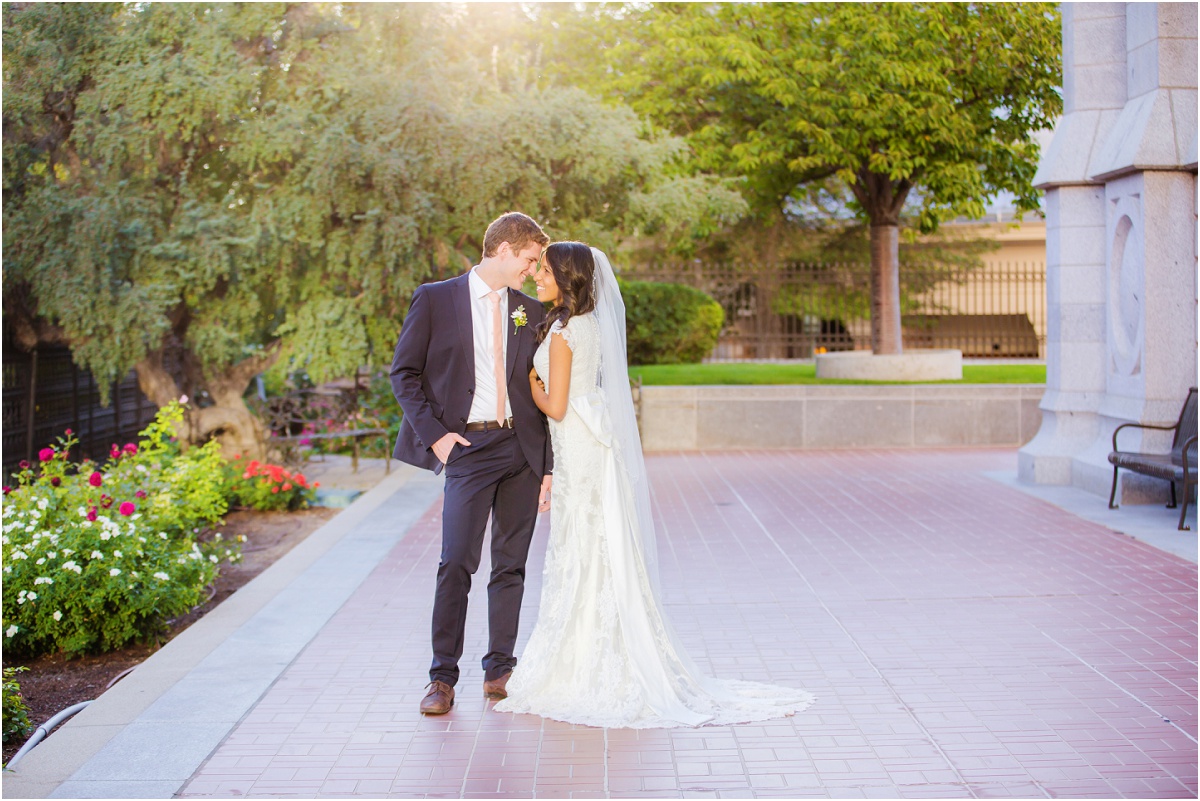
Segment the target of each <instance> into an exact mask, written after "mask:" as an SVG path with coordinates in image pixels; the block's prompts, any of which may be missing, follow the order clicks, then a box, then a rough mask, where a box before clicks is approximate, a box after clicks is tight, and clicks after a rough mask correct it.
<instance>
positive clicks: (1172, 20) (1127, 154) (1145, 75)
mask: <svg viewBox="0 0 1200 801" xmlns="http://www.w3.org/2000/svg"><path fill="white" fill-rule="evenodd" d="M1125 17H1126V25H1125V29H1126V43H1125V45H1126V47H1125V49H1126V86H1127V90H1126V92H1127V95H1128V97H1127V100H1126V102H1125V104H1124V107H1123V108H1122V110H1121V114H1120V116H1119V117H1118V119H1117V121H1116V123H1115V124H1114V125H1113V127H1112V129H1111V130H1110V131H1109V132H1108V134H1107V136H1106V137H1105V138H1104V139H1103V144H1102V145H1101V147H1100V148H1099V151H1098V152H1097V155H1096V158H1095V161H1094V163H1093V164H1092V165H1091V166H1090V170H1091V176H1090V177H1091V178H1092V179H1094V180H1097V181H1103V182H1104V184H1105V186H1104V207H1105V228H1104V246H1105V251H1106V254H1105V256H1106V257H1105V272H1104V280H1103V284H1102V289H1103V292H1104V295H1105V306H1106V313H1105V315H1104V319H1103V323H1104V337H1105V340H1104V341H1105V351H1106V356H1105V362H1104V390H1105V392H1104V397H1103V399H1102V401H1101V403H1100V407H1099V409H1098V416H1097V428H1098V430H1097V432H1096V435H1095V438H1094V439H1093V441H1092V442H1091V443H1090V444H1089V445H1088V447H1086V448H1084V449H1083V450H1081V451H1080V452H1079V453H1077V454H1076V455H1075V456H1074V457H1073V459H1072V465H1071V470H1072V483H1073V484H1075V485H1076V486H1080V487H1083V488H1085V489H1088V490H1090V491H1092V492H1095V493H1097V494H1101V495H1106V494H1107V493H1108V491H1109V488H1110V486H1111V482H1112V468H1111V466H1110V465H1109V464H1108V460H1107V456H1108V453H1109V451H1110V450H1111V449H1112V432H1113V430H1114V429H1115V428H1116V427H1117V426H1119V425H1120V424H1122V423H1126V422H1139V423H1152V424H1166V425H1170V424H1172V423H1174V422H1175V421H1176V419H1177V418H1178V415H1179V407H1180V404H1181V403H1182V401H1183V399H1184V397H1185V396H1186V394H1187V390H1188V387H1190V386H1195V384H1196V355H1197V350H1196V297H1197V287H1196V207H1195V203H1196V83H1197V81H1196V72H1197V60H1196V44H1197V39H1196V27H1197V14H1196V5H1194V4H1192V3H1128V4H1126V6H1125ZM1121 447H1122V449H1130V450H1145V451H1151V452H1166V451H1167V450H1168V449H1169V447H1170V435H1169V434H1159V433H1154V432H1147V433H1146V434H1145V436H1144V438H1143V436H1142V435H1141V434H1140V433H1139V432H1137V431H1126V432H1122V433H1121ZM1167 494H1168V485H1167V484H1166V482H1163V481H1159V480H1154V479H1149V478H1145V477H1142V476H1139V475H1137V474H1128V475H1125V474H1123V477H1122V481H1121V489H1120V491H1119V494H1118V499H1119V501H1121V502H1124V503H1146V502H1152V501H1153V502H1157V501H1165V499H1166V498H1167Z"/></svg>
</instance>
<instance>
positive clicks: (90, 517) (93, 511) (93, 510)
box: [87, 506, 96, 520]
mask: <svg viewBox="0 0 1200 801" xmlns="http://www.w3.org/2000/svg"><path fill="white" fill-rule="evenodd" d="M87 519H88V520H95V519H96V507H95V506H93V507H92V508H91V509H88V513H87Z"/></svg>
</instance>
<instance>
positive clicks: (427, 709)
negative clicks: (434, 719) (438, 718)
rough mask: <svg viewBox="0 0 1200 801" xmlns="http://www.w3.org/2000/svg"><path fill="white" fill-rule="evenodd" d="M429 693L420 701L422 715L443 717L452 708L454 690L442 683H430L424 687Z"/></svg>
mask: <svg viewBox="0 0 1200 801" xmlns="http://www.w3.org/2000/svg"><path fill="white" fill-rule="evenodd" d="M425 686H426V687H429V688H430V690H429V692H428V693H427V694H426V695H425V697H424V698H422V699H421V714H422V715H444V714H446V713H447V712H449V711H450V707H452V706H454V688H453V687H451V686H450V685H449V684H447V683H446V682H444V681H431V682H429V684H427V685H425Z"/></svg>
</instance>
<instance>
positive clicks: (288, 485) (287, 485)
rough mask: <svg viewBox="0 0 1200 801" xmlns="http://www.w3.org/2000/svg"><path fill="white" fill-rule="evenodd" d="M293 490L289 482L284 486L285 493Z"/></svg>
mask: <svg viewBox="0 0 1200 801" xmlns="http://www.w3.org/2000/svg"><path fill="white" fill-rule="evenodd" d="M291 488H292V485H291V482H288V483H287V484H284V485H283V491H284V492H287V491H288V490H290V489H291Z"/></svg>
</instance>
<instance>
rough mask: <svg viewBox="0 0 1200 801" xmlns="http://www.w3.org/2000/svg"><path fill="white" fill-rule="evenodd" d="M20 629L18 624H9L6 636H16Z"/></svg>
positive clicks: (5, 632)
mask: <svg viewBox="0 0 1200 801" xmlns="http://www.w3.org/2000/svg"><path fill="white" fill-rule="evenodd" d="M18 631H19V629H18V628H17V627H16V626H9V627H8V628H7V629H5V631H4V636H5V637H15V636H16V634H17V632H18Z"/></svg>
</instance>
